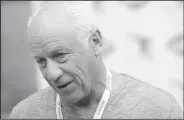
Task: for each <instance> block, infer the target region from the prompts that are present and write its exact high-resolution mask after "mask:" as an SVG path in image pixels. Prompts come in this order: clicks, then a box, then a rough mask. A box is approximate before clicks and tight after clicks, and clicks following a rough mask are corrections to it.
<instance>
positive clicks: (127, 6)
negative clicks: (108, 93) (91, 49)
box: [1, 1, 183, 118]
mask: <svg viewBox="0 0 184 120" xmlns="http://www.w3.org/2000/svg"><path fill="white" fill-rule="evenodd" d="M41 3H42V2H41V1H40V2H39V1H34V2H31V1H1V118H7V117H8V115H9V113H10V112H11V109H12V108H13V107H14V106H15V105H16V104H17V103H18V102H20V101H21V100H22V99H24V98H26V97H27V96H29V95H30V94H32V93H34V92H36V91H38V90H40V89H43V88H45V87H47V86H48V84H47V83H46V82H45V80H44V79H43V77H42V75H41V73H40V71H39V69H38V67H37V66H36V64H35V63H34V61H33V58H32V57H31V54H30V53H29V49H28V44H27V30H26V26H27V21H28V19H29V16H30V15H31V14H33V13H34V12H35V11H36V9H37V8H38V7H39V5H40V4H41ZM83 3H84V4H86V5H90V6H92V8H93V12H94V13H95V14H96V15H97V16H98V19H99V29H100V30H101V31H102V34H103V35H104V36H105V37H106V38H108V40H109V44H112V43H113V48H111V47H109V48H107V54H108V55H109V56H108V57H106V58H105V63H106V65H107V66H108V67H109V68H110V69H112V70H114V71H116V72H121V73H126V74H129V75H131V76H133V77H135V78H137V79H139V80H141V81H144V82H146V83H148V84H151V85H152V86H155V87H158V88H160V89H162V90H165V91H166V92H168V93H170V94H171V95H173V96H174V97H175V98H176V100H177V102H178V103H179V104H180V105H181V107H182V108H183V1H92V2H91V1H88V2H83ZM107 28H108V29H107Z"/></svg>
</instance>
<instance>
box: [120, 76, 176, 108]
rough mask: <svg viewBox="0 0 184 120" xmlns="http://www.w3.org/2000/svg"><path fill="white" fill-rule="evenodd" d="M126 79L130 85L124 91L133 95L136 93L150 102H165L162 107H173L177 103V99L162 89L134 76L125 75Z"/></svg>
mask: <svg viewBox="0 0 184 120" xmlns="http://www.w3.org/2000/svg"><path fill="white" fill-rule="evenodd" d="M125 76H126V79H129V82H128V84H127V85H126V89H125V90H122V91H123V92H124V91H127V93H128V92H130V94H131V93H135V94H136V95H137V97H140V98H145V99H149V100H150V101H154V102H157V103H158V104H159V102H161V101H162V102H164V104H162V103H160V105H166V106H171V105H172V103H173V102H175V98H174V97H173V96H172V95H171V94H170V93H168V92H167V91H164V90H162V89H160V88H157V87H156V86H152V85H150V84H148V83H146V82H143V81H140V80H138V79H136V78H134V77H132V76H129V75H125Z"/></svg>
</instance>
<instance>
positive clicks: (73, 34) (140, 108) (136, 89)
mask: <svg viewBox="0 0 184 120" xmlns="http://www.w3.org/2000/svg"><path fill="white" fill-rule="evenodd" d="M28 32H29V44H30V49H31V52H32V53H33V56H34V58H35V60H36V62H37V64H38V65H39V68H40V70H41V72H42V75H43V77H44V78H45V80H46V81H47V82H48V83H49V85H50V86H51V87H48V88H46V89H43V90H41V91H39V92H37V93H35V94H33V95H31V96H29V97H28V98H26V99H25V100H23V101H21V102H20V103H19V104H18V105H16V106H15V107H14V108H13V110H12V113H11V115H10V117H9V118H18V119H29V118H30V119H43V118H45V119H47V118H48V119H92V118H94V119H101V118H109V119H110V118H112V119H117V118H120V119H125V118H126V119H128V118H152V119H154V118H165V119H167V118H182V117H183V116H182V110H181V109H180V107H179V105H178V104H177V103H176V101H175V99H174V98H173V97H172V96H171V95H169V94H168V93H166V92H164V91H162V90H160V89H157V88H154V87H152V86H150V85H147V84H145V83H143V82H141V81H138V80H136V79H134V78H132V77H130V76H128V75H125V74H119V73H115V72H113V71H110V70H109V69H108V68H107V67H106V66H105V65H104V63H103V59H102V55H103V46H104V43H105V42H104V38H103V36H102V34H101V32H100V30H99V29H98V28H97V26H96V24H95V23H94V21H93V17H91V13H90V12H89V11H88V9H85V8H83V6H81V5H80V4H78V3H76V4H72V3H70V2H69V3H61V4H47V5H43V7H42V8H41V9H40V10H39V11H38V12H36V14H35V15H34V16H33V17H32V19H30V21H29V25H28Z"/></svg>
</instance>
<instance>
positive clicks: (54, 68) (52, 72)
mask: <svg viewBox="0 0 184 120" xmlns="http://www.w3.org/2000/svg"><path fill="white" fill-rule="evenodd" d="M62 74H63V72H62V70H61V68H60V67H59V64H58V63H56V62H55V61H52V60H48V61H47V71H46V77H47V79H48V80H50V81H55V80H57V79H58V78H59V77H60V76H61V75H62Z"/></svg>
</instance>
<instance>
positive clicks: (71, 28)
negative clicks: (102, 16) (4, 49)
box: [28, 2, 97, 39]
mask: <svg viewBox="0 0 184 120" xmlns="http://www.w3.org/2000/svg"><path fill="white" fill-rule="evenodd" d="M96 23H97V22H96V18H95V16H94V15H93V14H92V12H91V9H90V8H89V7H87V6H84V5H83V4H81V3H80V2H46V3H44V4H43V5H42V6H41V7H40V9H38V11H37V12H36V13H35V14H34V15H33V16H32V17H31V19H30V20H29V22H28V33H29V39H32V38H35V37H38V36H39V37H46V36H50V35H53V36H55V35H58V34H67V33H70V34H76V35H77V37H78V39H84V37H86V35H87V34H88V33H89V32H92V31H93V30H95V28H96V27H97V24H96Z"/></svg>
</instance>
